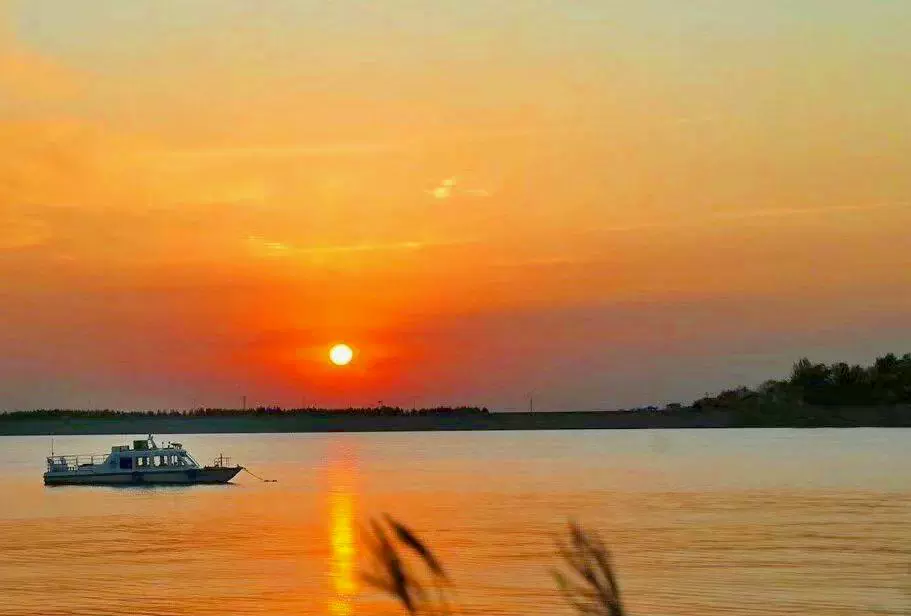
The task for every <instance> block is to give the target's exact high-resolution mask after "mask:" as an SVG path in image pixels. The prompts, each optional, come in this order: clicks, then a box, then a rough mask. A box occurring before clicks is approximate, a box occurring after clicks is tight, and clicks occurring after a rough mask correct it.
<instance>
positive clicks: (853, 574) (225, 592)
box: [0, 430, 911, 616]
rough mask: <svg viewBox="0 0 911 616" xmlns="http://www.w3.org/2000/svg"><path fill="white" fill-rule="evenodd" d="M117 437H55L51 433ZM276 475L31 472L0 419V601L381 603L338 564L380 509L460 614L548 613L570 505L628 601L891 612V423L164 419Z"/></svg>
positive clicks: (901, 551) (901, 498) (895, 519)
mask: <svg viewBox="0 0 911 616" xmlns="http://www.w3.org/2000/svg"><path fill="white" fill-rule="evenodd" d="M128 440H129V437H120V438H117V437H113V438H112V437H96V436H91V437H58V438H57V439H56V443H55V448H56V449H57V451H59V452H62V451H64V450H66V451H72V452H78V453H90V452H92V451H105V450H107V449H109V447H110V446H111V445H114V444H120V443H125V442H127V441H128ZM181 440H182V441H183V442H184V443H185V444H186V446H187V447H188V448H189V449H190V451H191V452H192V453H193V454H194V455H195V456H196V457H198V458H199V459H202V460H207V459H210V458H212V457H213V456H214V455H216V454H217V453H218V452H219V451H222V450H223V451H224V452H225V453H226V454H230V455H232V456H233V457H234V459H236V460H238V461H239V462H240V463H242V464H245V465H247V466H249V467H250V468H251V469H252V470H254V471H255V472H257V473H258V474H261V475H264V476H269V477H274V478H276V479H278V480H279V482H278V483H275V484H264V483H259V482H257V481H256V480H254V479H253V478H251V477H249V476H246V475H241V476H240V477H239V478H238V480H237V484H236V485H230V486H197V487H184V488H180V487H172V488H120V489H113V488H94V487H81V488H45V487H44V486H42V484H41V472H42V470H43V458H44V456H45V455H46V451H47V448H48V442H49V440H48V439H46V438H31V437H29V438H13V437H0V495H2V501H0V502H2V504H0V615H4V616H5V615H16V616H31V615H36V616H37V615H41V616H46V615H54V614H68V615H69V614H80V615H81V614H84V615H92V616H95V615H97V614H113V613H142V614H164V615H168V614H174V615H177V614H180V615H181V616H208V615H215V614H218V615H223V614H270V615H290V614H305V613H309V614H321V613H322V614H330V615H339V616H342V615H344V616H348V615H355V614H380V613H384V614H394V613H397V612H396V609H395V606H394V605H393V604H392V603H391V602H390V601H387V600H386V599H385V598H384V597H382V596H380V595H377V594H376V593H375V592H374V591H373V590H372V589H370V588H368V587H365V586H364V585H363V584H359V583H358V580H359V578H358V571H359V567H360V566H361V565H362V561H363V557H364V555H363V553H362V552H363V550H360V549H359V546H360V542H359V531H358V529H359V528H360V527H361V526H362V525H363V524H364V523H365V522H366V521H367V520H368V519H369V516H371V515H376V514H380V513H382V512H384V511H388V512H390V513H393V514H394V515H396V516H397V517H399V518H400V519H402V520H403V521H405V522H407V523H409V524H410V525H412V526H413V527H415V528H416V529H418V530H419V531H420V532H421V535H422V536H423V537H424V538H426V539H427V540H428V541H429V543H430V544H431V545H432V546H433V547H434V548H435V549H436V551H437V552H438V553H439V554H440V555H441V556H442V557H443V559H444V562H445V564H446V566H447V569H448V570H449V571H450V572H451V574H452V576H453V578H454V582H455V584H456V586H457V588H458V597H459V599H460V600H461V604H462V606H463V608H464V613H466V614H485V615H496V614H541V615H544V614H548V615H553V614H568V613H569V611H568V610H567V609H566V607H565V606H564V604H563V603H562V600H561V599H560V597H559V596H558V594H557V593H556V591H555V589H554V586H553V581H552V580H551V578H550V573H549V571H550V569H551V567H553V566H554V565H555V564H556V562H557V559H556V557H555V556H554V538H555V534H556V533H558V532H560V531H562V530H563V528H564V525H565V523H566V520H567V519H568V518H570V517H573V518H576V519H579V520H582V521H584V522H585V523H586V524H587V525H588V526H589V527H593V528H597V529H599V530H600V531H601V534H602V536H603V537H604V538H605V539H606V540H607V542H608V544H609V545H610V546H611V547H612V549H613V551H614V553H615V560H616V564H617V568H618V571H619V574H620V579H621V584H622V586H623V589H624V591H625V597H626V598H627V601H628V603H629V606H630V608H631V611H632V613H634V614H642V615H645V614H650V615H659V614H677V615H681V614H682V615H692V616H711V615H726V616H727V615H746V614H758V613H762V614H795V615H796V614H801V615H807V614H819V615H822V614H826V615H829V614H845V615H847V614H851V615H852V616H853V615H856V614H902V615H907V614H909V613H911V578H909V575H911V570H909V565H911V530H909V529H911V473H909V472H908V469H911V431H909V430H808V431H797V430H750V431H738V430H703V431H698V430H696V431H685V430H684V431H673V430H669V431H580V432H501V433H493V432H485V433H410V434H325V435H305V434H291V435H184V436H182V437H181Z"/></svg>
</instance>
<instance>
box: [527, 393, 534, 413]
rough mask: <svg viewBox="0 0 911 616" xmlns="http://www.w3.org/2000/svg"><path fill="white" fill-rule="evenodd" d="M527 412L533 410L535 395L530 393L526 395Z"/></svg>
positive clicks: (532, 411)
mask: <svg viewBox="0 0 911 616" xmlns="http://www.w3.org/2000/svg"><path fill="white" fill-rule="evenodd" d="M528 412H529V413H534V412H535V397H534V396H532V395H530V394H529V396H528Z"/></svg>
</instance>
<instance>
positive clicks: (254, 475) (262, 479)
mask: <svg viewBox="0 0 911 616" xmlns="http://www.w3.org/2000/svg"><path fill="white" fill-rule="evenodd" d="M241 468H242V469H244V471H246V472H247V474H248V475H251V476H253V477H256V478H257V479H259V480H260V481H262V482H263V483H278V479H264V478H263V477H260V476H259V475H257V474H256V473H254V472H253V471H251V470H250V469H249V468H247V467H246V466H242V467H241Z"/></svg>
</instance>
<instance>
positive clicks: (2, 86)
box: [0, 2, 79, 100]
mask: <svg viewBox="0 0 911 616" xmlns="http://www.w3.org/2000/svg"><path fill="white" fill-rule="evenodd" d="M8 7H9V5H7V4H5V3H4V2H0V96H6V97H10V98H12V99H13V100H15V99H26V100H34V99H58V98H65V97H68V96H71V95H73V94H75V93H76V92H77V91H78V85H79V80H78V79H77V77H76V74H75V73H74V72H73V71H71V70H69V69H67V68H64V67H63V66H62V65H60V64H58V63H56V62H55V61H53V60H52V59H51V58H48V57H45V56H43V55H41V54H38V53H36V52H35V51H33V50H32V49H29V48H28V47H26V46H24V45H23V44H22V43H21V42H20V41H19V40H17V39H16V38H15V36H14V35H13V31H12V28H11V27H10V26H9V23H8V16H7V15H6V14H5V12H6V11H8V10H9V8H8Z"/></svg>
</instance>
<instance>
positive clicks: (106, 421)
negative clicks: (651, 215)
mask: <svg viewBox="0 0 911 616" xmlns="http://www.w3.org/2000/svg"><path fill="white" fill-rule="evenodd" d="M738 427H765V428H770V427H911V409H908V408H906V407H872V408H869V407H862V408H855V407H836V408H825V409H810V410H808V409H802V412H801V413H799V414H798V413H795V414H793V415H788V416H782V415H779V416H777V417H770V418H768V420H763V421H756V420H755V419H752V420H745V418H744V417H743V415H742V414H739V413H737V412H736V411H731V410H726V409H712V410H696V409H686V408H685V409H681V410H674V411H598V412H558V413H556V412H555V413H547V412H541V413H490V414H469V415H457V414H453V415H423V416H422V415H392V416H384V415H354V414H345V413H341V412H339V413H288V414H278V415H276V414H269V415H256V414H238V415H237V416H236V417H232V416H218V417H205V416H171V415H159V416H148V415H140V414H137V416H136V417H124V416H122V415H121V416H117V417H78V416H77V417H72V416H63V417H38V416H36V417H28V416H25V417H23V416H21V415H20V416H17V417H10V416H6V417H4V416H2V415H0V435H23V436H25V435H54V434H59V435H78V434H216V433H268V432H423V431H442V430H598V429H661V428H668V429H673V428H738Z"/></svg>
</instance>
